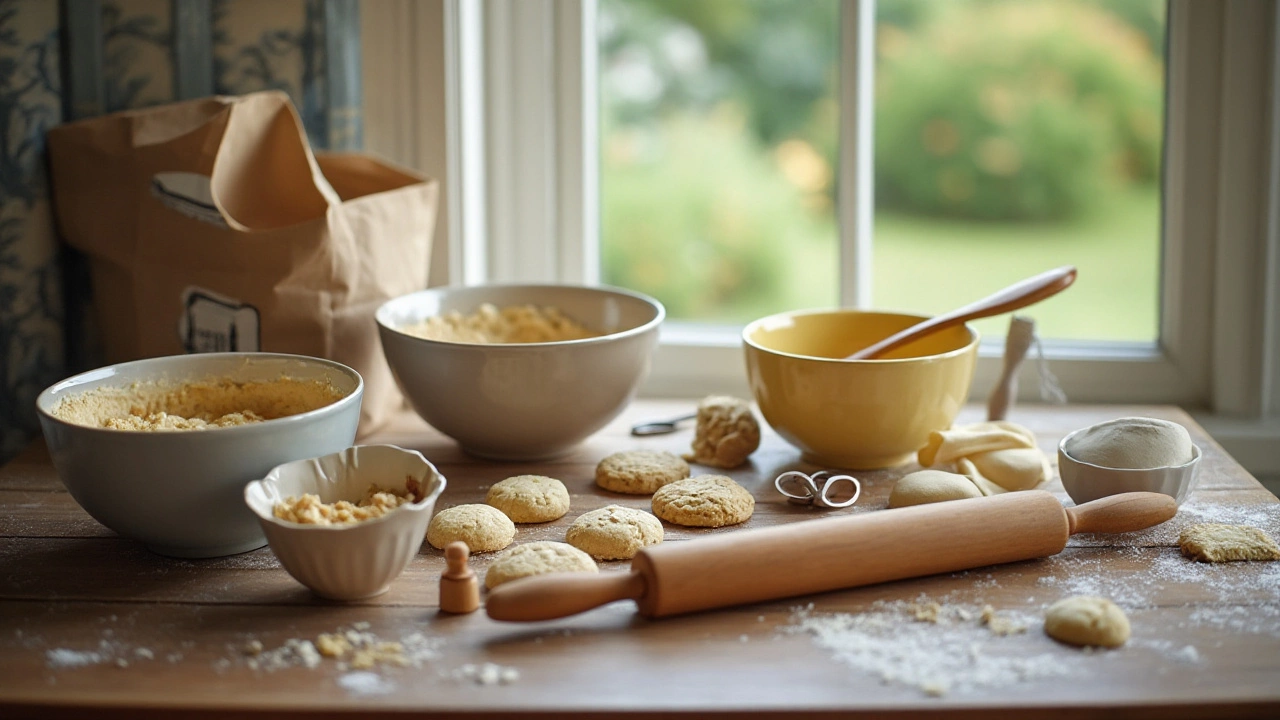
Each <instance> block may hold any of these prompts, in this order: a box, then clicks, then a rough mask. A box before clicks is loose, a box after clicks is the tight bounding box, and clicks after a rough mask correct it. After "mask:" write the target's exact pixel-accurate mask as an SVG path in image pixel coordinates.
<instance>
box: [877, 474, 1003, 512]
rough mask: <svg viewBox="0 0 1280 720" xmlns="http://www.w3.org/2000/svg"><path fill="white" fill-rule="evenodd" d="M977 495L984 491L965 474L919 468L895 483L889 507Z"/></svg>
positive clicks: (961, 498) (890, 495)
mask: <svg viewBox="0 0 1280 720" xmlns="http://www.w3.org/2000/svg"><path fill="white" fill-rule="evenodd" d="M975 497H982V491H981V490H979V489H978V486H976V485H974V484H973V481H972V480H970V479H969V478H967V477H965V476H964V475H957V474H955V473H949V472H944V471H942V470H919V471H916V472H913V473H911V474H909V475H904V476H903V477H902V479H900V480H898V482H896V483H894V484H893V490H892V491H891V492H890V493H889V507H891V508H900V507H909V506H911V505H926V504H928V503H936V502H945V501H947V500H963V499H964V498H975Z"/></svg>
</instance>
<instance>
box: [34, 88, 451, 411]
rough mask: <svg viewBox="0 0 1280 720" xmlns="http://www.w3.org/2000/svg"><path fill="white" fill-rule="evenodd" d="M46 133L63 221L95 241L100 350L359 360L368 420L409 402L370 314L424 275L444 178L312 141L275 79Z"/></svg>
mask: <svg viewBox="0 0 1280 720" xmlns="http://www.w3.org/2000/svg"><path fill="white" fill-rule="evenodd" d="M48 146H49V156H50V165H51V168H52V176H53V189H54V200H55V204H56V212H57V217H58V223H59V229H60V230H61V232H62V235H63V237H64V238H66V240H67V242H68V243H70V244H71V245H72V246H73V247H76V248H78V249H80V250H82V251H84V252H85V253H86V254H87V255H88V256H89V258H90V267H91V276H92V282H93V293H94V304H95V307H96V310H97V313H98V321H99V325H100V331H101V334H102V337H103V344H104V346H105V347H104V349H105V352H106V355H107V361H108V362H120V361H123V360H129V359H135V358H142V357H152V356H157V355H172V354H176V353H181V352H217V351H230V350H239V351H254V350H262V351H268V352H285V353H298V354H302V355H313V356H320V357H326V358H331V359H333V360H337V361H338V362H341V363H344V364H346V365H349V366H351V367H353V368H355V369H356V370H357V371H359V372H360V374H361V375H362V376H363V377H364V380H365V396H364V406H363V411H362V415H361V424H360V431H361V434H367V433H368V432H370V431H371V430H374V429H376V428H377V427H378V426H379V425H381V424H382V423H383V422H385V420H387V419H388V418H389V416H390V415H391V414H393V413H394V412H395V411H396V410H397V409H398V408H399V407H400V406H401V404H402V402H403V400H402V398H401V396H400V393H399V391H398V390H397V388H396V385H395V381H394V380H393V378H392V376H391V371H390V369H389V368H388V367H387V365H386V361H385V360H384V359H383V356H382V350H381V347H380V345H379V342H378V333H377V326H376V324H375V322H374V318H373V315H374V310H376V309H377V307H378V305H380V304H381V303H382V302H383V301H385V300H387V299H389V298H392V297H395V296H397V295H403V294H405V293H409V292H413V291H415V290H421V289H423V288H425V287H426V285H427V273H428V270H429V264H430V256H431V235H432V231H433V229H434V227H435V213H436V202H437V195H438V185H437V183H436V182H435V181H432V180H428V179H427V178H423V177H420V176H418V175H415V174H413V173H411V172H409V171H407V170H402V169H398V168H394V167H391V166H389V165H387V164H386V163H383V162H381V161H379V160H375V159H373V158H370V157H365V156H360V155H338V154H334V155H323V154H322V155H320V156H316V155H313V154H312V152H311V149H310V147H309V146H308V144H307V140H306V134H305V133H304V132H303V129H302V124H301V122H300V121H299V119H298V115H297V113H296V112H295V111H294V108H293V106H292V105H291V104H290V102H289V99H288V97H287V96H286V95H284V94H283V93H279V92H262V93H255V94H252V95H246V96H243V97H218V98H209V99H204V100H195V101H190V102H183V103H177V104H173V105H166V106H161V107H154V108H148V109H143V110H134V111H128V112H122V113H117V114H113V115H107V116H103V117H99V118H94V119H90V120H84V121H80V122H75V123H70V124H66V125H62V126H59V127H56V128H54V129H53V130H50V131H49V135H48Z"/></svg>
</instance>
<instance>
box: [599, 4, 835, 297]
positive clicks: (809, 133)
mask: <svg viewBox="0 0 1280 720" xmlns="http://www.w3.org/2000/svg"><path fill="white" fill-rule="evenodd" d="M838 12H839V3H838V2H837V0H805V2H793V1H791V0H699V1H698V2H687V1H686V0H602V1H601V3H600V6H599V42H600V97H601V108H600V113H601V158H600V168H601V205H602V207H601V266H602V267H601V277H602V279H603V280H604V281H605V282H607V283H610V284H615V285H621V286H625V287H630V288H634V289H636V290H640V291H643V292H647V293H650V294H652V295H654V296H656V297H657V298H658V299H660V300H661V301H662V302H663V303H664V304H665V305H666V306H667V310H668V312H669V314H670V316H671V317H672V318H676V319H690V320H704V321H738V322H742V321H747V320H750V319H753V318H755V317H759V316H761V315H764V314H768V313H772V312H777V311H781V310H786V309H793V308H799V307H814V306H830V305H834V304H836V302H837V287H838V279H839V278H838V272H839V271H838V263H837V261H836V254H837V240H836V238H837V231H836V216H835V208H834V198H835V195H834V193H835V165H836V142H837V117H838V102H837V98H836V80H837V73H838V63H839V46H838V37H837V35H838V28H839V23H838V22H837V17H838Z"/></svg>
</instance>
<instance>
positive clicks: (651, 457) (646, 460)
mask: <svg viewBox="0 0 1280 720" xmlns="http://www.w3.org/2000/svg"><path fill="white" fill-rule="evenodd" d="M687 477H689V463H687V462H685V461H684V460H682V459H680V457H679V456H678V455H676V454H674V453H669V452H665V451H654V450H629V451H626V452H617V453H614V454H612V455H610V456H608V457H606V458H605V459H603V460H601V461H600V464H599V465H597V466H596V484H597V485H599V486H600V487H602V488H604V489H605V490H610V491H612V492H616V493H626V494H628V495H652V494H653V493H654V491H655V490H657V489H658V488H660V487H662V486H663V485H666V484H667V483H673V482H675V481H677V480H683V479H684V478H687Z"/></svg>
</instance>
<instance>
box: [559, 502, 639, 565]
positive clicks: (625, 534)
mask: <svg viewBox="0 0 1280 720" xmlns="http://www.w3.org/2000/svg"><path fill="white" fill-rule="evenodd" d="M662 534H663V533H662V521H660V520H658V518H656V517H654V516H653V515H651V514H649V513H647V512H645V511H643V510H635V509H633V508H628V507H623V506H621V505H607V506H605V507H602V508H600V509H599V510H592V511H591V512H589V513H583V515H582V516H581V517H579V518H578V519H577V520H574V521H573V524H572V525H570V526H569V529H568V530H567V531H566V532H565V535H564V539H565V542H568V543H569V544H570V545H572V546H574V547H576V548H578V549H579V550H582V551H583V552H585V553H587V554H588V555H590V556H591V557H593V558H595V559H597V560H630V559H631V558H633V557H635V556H636V553H638V552H640V549H641V548H643V547H646V546H649V545H656V544H657V543H660V542H662Z"/></svg>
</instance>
